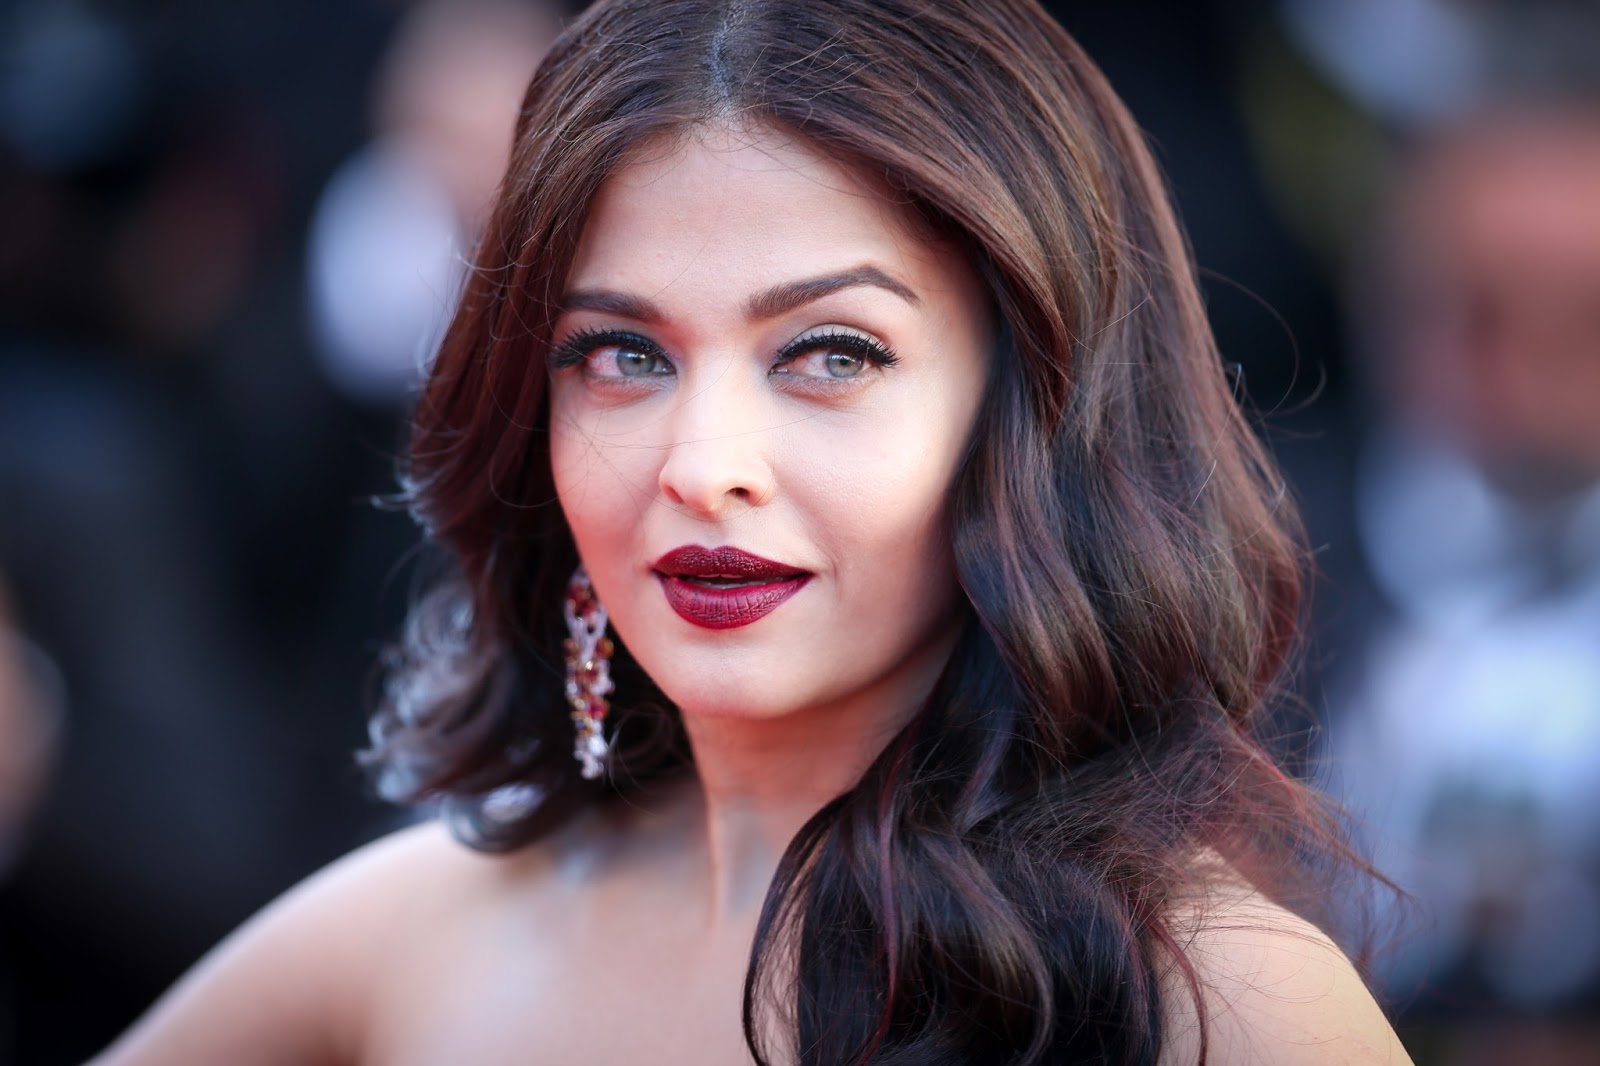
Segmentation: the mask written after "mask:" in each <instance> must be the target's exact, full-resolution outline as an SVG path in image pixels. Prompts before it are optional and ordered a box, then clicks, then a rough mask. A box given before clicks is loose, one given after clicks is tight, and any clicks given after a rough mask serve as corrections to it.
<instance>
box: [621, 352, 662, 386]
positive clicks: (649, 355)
mask: <svg viewBox="0 0 1600 1066" xmlns="http://www.w3.org/2000/svg"><path fill="white" fill-rule="evenodd" d="M616 353H617V354H616V365H617V373H618V374H619V375H621V376H622V377H625V378H642V377H647V376H648V375H650V374H655V373H660V366H659V364H660V363H661V361H662V359H661V356H660V355H657V354H656V353H655V352H641V351H639V350H638V349H636V348H625V347H622V346H620V345H619V346H618V347H617V349H616Z"/></svg>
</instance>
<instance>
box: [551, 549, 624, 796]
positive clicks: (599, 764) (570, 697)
mask: <svg viewBox="0 0 1600 1066" xmlns="http://www.w3.org/2000/svg"><path fill="white" fill-rule="evenodd" d="M562 614H563V615H564V616H565V617H566V620H567V632H568V633H570V634H571V636H570V637H568V638H567V639H566V640H564V641H562V644H561V650H562V651H563V653H564V654H565V657H566V661H567V704H568V706H570V708H571V710H572V721H573V724H574V725H576V726H577V731H578V735H577V742H576V744H575V746H574V747H573V749H572V754H573V757H574V758H576V759H577V760H578V762H579V763H581V764H582V765H583V776H584V777H586V778H590V779H593V778H596V777H599V776H600V775H601V774H603V773H604V772H605V768H606V761H607V759H608V758H609V757H610V754H611V745H610V744H609V743H607V741H606V735H605V720H606V711H608V710H609V709H610V704H609V703H608V702H607V701H606V697H607V696H609V695H610V694H611V692H612V687H613V686H612V684H611V653H612V652H613V651H614V650H615V648H614V647H613V645H612V643H611V639H610V638H609V637H607V636H606V609H605V607H603V606H602V605H601V603H600V599H599V597H598V596H596V595H595V594H594V586H593V585H591V584H590V583H589V573H588V571H586V570H585V569H584V568H583V566H582V565H581V564H580V565H579V566H578V569H577V570H576V571H574V572H573V575H572V580H571V581H569V582H567V600H566V603H565V604H564V605H563V607H562Z"/></svg>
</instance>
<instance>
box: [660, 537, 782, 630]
mask: <svg viewBox="0 0 1600 1066" xmlns="http://www.w3.org/2000/svg"><path fill="white" fill-rule="evenodd" d="M655 572H656V577H658V578H659V579H660V580H661V588H662V591H664V592H665V593H666V594H667V603H668V604H670V605H671V606H672V609H673V610H674V611H677V612H678V616H679V617H680V618H682V619H683V620H684V621H685V622H692V623H693V624H695V625H697V626H704V627H705V628H706V629H737V628H738V627H739V626H747V625H749V624H750V623H751V622H755V621H758V620H759V619H762V618H765V617H766V616H767V615H769V614H771V613H772V612H773V611H776V610H777V609H778V608H779V607H780V606H782V605H783V602H784V601H785V600H787V599H788V598H789V597H790V596H793V595H794V594H795V593H796V592H799V591H800V589H801V588H802V587H804V585H805V583H806V582H807V581H809V580H811V572H810V571H808V570H801V569H799V568H798V567H794V566H788V565H786V564H784V563H775V562H773V561H772V560H771V559H763V558H761V556H759V555H751V554H750V553H749V552H744V551H740V550H739V549H738V548H702V547H701V546H700V545H698V544H690V545H686V546H685V547H682V548H674V549H672V550H671V551H669V552H668V553H667V554H665V555H663V556H662V557H661V558H659V559H657V560H656V561H655Z"/></svg>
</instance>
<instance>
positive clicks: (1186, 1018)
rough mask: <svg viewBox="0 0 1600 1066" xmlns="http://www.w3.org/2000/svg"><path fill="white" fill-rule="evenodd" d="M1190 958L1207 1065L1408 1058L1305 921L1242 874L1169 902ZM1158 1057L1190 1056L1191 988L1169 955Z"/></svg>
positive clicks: (1339, 956)
mask: <svg viewBox="0 0 1600 1066" xmlns="http://www.w3.org/2000/svg"><path fill="white" fill-rule="evenodd" d="M1173 919H1174V931H1175V933H1176V935H1177V938H1178V942H1179V943H1180V944H1181V945H1183V947H1184V952H1185V956H1186V957H1187V959H1188V960H1189V962H1190V964H1191V965H1192V966H1193V967H1194V970H1195V975H1196V977H1198V979H1199V982H1200V986H1201V990H1202V995H1203V1000H1204V1014H1205V1022H1206V1035H1207V1049H1206V1050H1207V1057H1206V1061H1207V1062H1208V1063H1209V1064H1211V1066H1335V1064H1345V1063H1349V1064H1361V1066H1368V1064H1372V1066H1409V1064H1410V1062H1411V1059H1410V1058H1409V1057H1408V1056H1407V1054H1406V1052H1405V1049H1404V1048H1403V1047H1402V1046H1401V1044H1400V1041H1399V1039H1398V1038H1397V1037H1396V1036H1395V1033H1394V1029H1393V1028H1392V1027H1391V1026H1390V1024H1389V1021H1388V1019H1387V1018H1385V1017H1384V1014H1383V1011H1382V1010H1381V1009H1380V1008H1379V1006H1378V1004H1377V1002H1376V1001H1375V1000H1374V999H1373V997H1372V993H1371V992H1369V991H1368V990H1367V986H1366V983H1365V982H1364V981H1363V980H1362V979H1361V975H1360V974H1359V973H1358V972H1357V971H1356V968H1355V966H1354V965H1352V964H1351V962H1350V960H1349V958H1347V957H1346V956H1345V954H1344V952H1343V951H1341V950H1340V949H1339V947H1338V946H1337V945H1336V944H1334V942H1333V941H1332V940H1331V939H1329V938H1328V936H1327V935H1326V934H1325V933H1323V932H1322V930H1321V929H1319V928H1317V927H1316V926H1315V925H1313V924H1312V923H1310V922H1308V921H1306V920H1305V919H1303V918H1300V917H1299V916H1297V915H1295V914H1294V913H1293V912H1291V911H1289V910H1286V909H1285V908H1283V907H1280V906H1278V905H1277V904H1275V903H1273V902H1272V901H1271V900H1269V899H1267V898H1266V897H1264V896H1262V895H1261V894H1259V893H1258V892H1256V891H1254V890H1253V889H1252V888H1250V887H1249V886H1248V885H1246V884H1244V883H1243V882H1242V881H1239V880H1236V879H1228V878H1222V879H1219V880H1218V881H1217V882H1216V883H1214V884H1212V885H1210V886H1209V888H1208V890H1207V892H1206V893H1205V895H1204V896H1203V897H1197V898H1195V899H1194V900H1191V901H1189V902H1186V903H1185V904H1183V905H1182V906H1180V907H1179V908H1177V909H1176V910H1175V911H1174V914H1173ZM1163 995H1164V999H1165V1002H1166V1003H1167V1004H1168V1008H1167V1018H1166V1027H1167V1034H1166V1039H1165V1044H1164V1047H1163V1049H1162V1055H1161V1063H1162V1066H1188V1064H1190V1063H1196V1062H1198V1061H1199V1054H1200V1026H1199V1021H1198V1013H1199V1012H1198V1011H1197V1010H1196V1007H1195V1003H1194V995H1193V993H1192V991H1191V990H1190V988H1189V986H1188V984H1187V982H1186V980H1185V978H1184V976H1183V972H1182V970H1181V969H1180V968H1179V967H1178V965H1177V964H1176V962H1173V963H1172V964H1171V965H1170V966H1169V967H1168V968H1167V970H1166V972H1165V974H1164V975H1163Z"/></svg>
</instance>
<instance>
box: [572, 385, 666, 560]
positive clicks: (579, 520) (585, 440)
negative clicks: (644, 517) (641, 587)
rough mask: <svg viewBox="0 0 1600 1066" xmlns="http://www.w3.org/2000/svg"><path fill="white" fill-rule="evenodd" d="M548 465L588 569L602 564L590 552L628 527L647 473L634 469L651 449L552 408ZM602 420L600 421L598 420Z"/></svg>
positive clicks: (642, 495)
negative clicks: (588, 564) (631, 444)
mask: <svg viewBox="0 0 1600 1066" xmlns="http://www.w3.org/2000/svg"><path fill="white" fill-rule="evenodd" d="M552 413H553V414H552V418H551V422H550V466H551V478H552V480H553V481H554V483H555V489H556V496H557V498H558V499H559V500H560V503H561V510H562V513H563V514H564V515H565V516H566V520H567V525H568V527H569V528H570V529H571V530H572V534H573V538H574V539H575V540H576V541H577V545H578V550H579V552H580V553H582V554H583V555H584V558H585V560H587V561H588V562H589V563H590V565H591V567H597V566H599V565H601V564H602V562H603V560H601V559H600V558H599V557H598V556H599V553H598V552H597V551H595V549H596V548H598V547H600V546H602V545H604V544H606V543H608V542H610V541H612V540H614V539H616V538H617V537H618V536H620V535H622V534H625V533H626V532H627V531H628V530H630V529H631V528H633V525H634V519H635V518H636V517H637V513H638V511H639V504H640V502H641V501H647V500H648V499H649V496H648V494H647V493H644V492H643V486H644V485H645V484H646V483H647V482H649V480H650V478H649V476H648V471H645V470H642V469H637V468H638V467H640V466H641V464H642V463H644V462H646V461H648V460H649V457H650V456H651V455H653V454H654V449H651V448H648V447H631V448H630V447H626V446H625V445H626V443H627V442H626V441H619V440H618V439H616V436H615V434H609V433H607V432H606V428H605V426H604V425H603V424H591V423H594V422H595V420H594V419H588V418H585V419H583V420H581V421H580V420H579V419H576V418H573V417H570V416H565V415H564V411H563V408H562V405H561V404H559V403H557V404H555V405H553V407H552ZM600 421H601V422H603V419H601V420H600Z"/></svg>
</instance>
